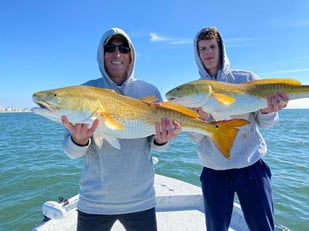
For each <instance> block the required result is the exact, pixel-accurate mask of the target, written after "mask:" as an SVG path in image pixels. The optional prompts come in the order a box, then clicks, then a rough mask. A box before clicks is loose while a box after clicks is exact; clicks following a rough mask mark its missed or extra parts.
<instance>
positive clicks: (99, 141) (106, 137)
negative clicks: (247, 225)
mask: <svg viewBox="0 0 309 231" xmlns="http://www.w3.org/2000/svg"><path fill="white" fill-rule="evenodd" d="M93 139H94V142H95V144H96V145H97V146H98V147H100V148H101V147H102V145H103V142H104V140H106V141H107V142H108V143H109V144H110V145H111V146H113V147H114V148H116V149H119V150H120V143H119V141H118V139H117V138H115V137H113V136H109V135H107V134H100V132H98V133H95V134H94V137H93Z"/></svg>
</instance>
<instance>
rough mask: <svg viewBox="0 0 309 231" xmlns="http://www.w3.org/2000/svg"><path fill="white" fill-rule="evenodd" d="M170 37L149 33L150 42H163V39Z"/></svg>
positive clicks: (166, 39)
mask: <svg viewBox="0 0 309 231" xmlns="http://www.w3.org/2000/svg"><path fill="white" fill-rule="evenodd" d="M170 40H171V39H169V38H167V37H164V36H161V35H158V34H157V33H150V41H151V42H164V41H170Z"/></svg>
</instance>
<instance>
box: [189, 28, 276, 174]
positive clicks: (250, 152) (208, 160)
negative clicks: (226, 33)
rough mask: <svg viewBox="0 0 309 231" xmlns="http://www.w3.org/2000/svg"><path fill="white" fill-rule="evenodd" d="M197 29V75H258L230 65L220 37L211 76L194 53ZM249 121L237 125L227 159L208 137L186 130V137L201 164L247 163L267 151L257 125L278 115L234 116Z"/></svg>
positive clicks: (233, 78) (233, 79)
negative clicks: (218, 61) (218, 63)
mask: <svg viewBox="0 0 309 231" xmlns="http://www.w3.org/2000/svg"><path fill="white" fill-rule="evenodd" d="M201 32H202V30H201V31H199V32H198V33H197V35H196V37H195V40H194V55H195V61H196V64H197V66H198V69H199V74H200V76H201V77H200V79H208V80H217V81H222V82H229V83H243V82H248V81H252V80H256V79H258V76H257V75H255V74H254V73H252V72H249V71H243V70H232V69H230V63H229V59H228V57H227V55H226V50H225V46H224V42H223V40H222V36H221V35H220V34H219V36H220V37H221V41H222V52H223V55H222V65H221V67H222V68H221V69H220V70H219V71H218V72H217V75H216V76H214V77H213V76H211V75H210V74H209V73H208V72H207V70H206V68H205V67H204V65H203V63H202V61H201V59H200V57H199V53H198V46H197V45H198V44H197V39H198V36H199V35H200V33H201ZM238 117H240V118H243V119H246V120H248V121H250V124H248V125H246V126H243V127H241V128H240V130H239V132H238V134H237V137H236V139H235V141H234V144H233V147H232V149H231V159H230V160H228V159H226V158H225V157H224V156H223V155H222V154H221V153H220V151H219V150H218V149H217V147H216V146H215V145H214V144H213V143H212V141H211V140H210V139H209V138H208V137H206V136H203V135H200V134H197V133H188V136H189V138H190V139H191V141H192V142H193V143H195V144H198V145H199V146H198V149H197V153H198V156H199V159H200V161H201V163H202V165H203V166H205V167H208V168H211V169H214V170H227V169H234V168H243V167H247V166H250V165H252V164H254V163H255V162H257V161H258V160H259V159H260V158H262V157H263V156H264V155H265V154H266V151H267V146H266V143H265V141H264V139H263V137H262V135H261V133H260V132H259V130H258V127H260V128H270V127H271V126H273V124H274V123H275V122H276V121H277V120H278V119H279V117H278V113H268V114H262V113H260V112H259V111H258V112H252V113H248V114H244V115H242V116H238Z"/></svg>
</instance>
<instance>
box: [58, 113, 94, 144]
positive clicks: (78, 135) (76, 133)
mask: <svg viewBox="0 0 309 231" xmlns="http://www.w3.org/2000/svg"><path fill="white" fill-rule="evenodd" d="M61 122H62V123H63V125H64V126H65V127H66V128H67V129H68V130H69V131H70V133H71V136H72V139H73V141H74V142H75V143H76V144H78V145H81V146H83V145H87V144H88V142H89V138H90V137H91V136H92V135H93V133H94V132H95V130H96V129H97V127H98V125H99V120H97V119H96V120H95V121H94V122H93V124H92V126H91V127H90V128H89V127H88V124H72V123H70V122H69V120H68V118H67V117H66V116H62V117H61Z"/></svg>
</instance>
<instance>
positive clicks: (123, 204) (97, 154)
mask: <svg viewBox="0 0 309 231" xmlns="http://www.w3.org/2000/svg"><path fill="white" fill-rule="evenodd" d="M116 34H119V35H121V36H123V37H125V38H126V39H127V41H128V44H129V46H130V48H131V55H132V65H131V69H130V71H129V75H128V79H127V80H126V81H125V82H124V83H123V84H122V85H121V86H117V85H116V84H115V83H114V82H113V81H112V80H111V79H110V77H109V76H108V74H107V72H106V71H105V68H104V62H103V57H104V53H103V45H104V44H106V43H107V42H108V40H109V39H110V38H111V37H112V36H113V35H116ZM97 60H98V64H99V68H100V71H101V73H102V77H101V78H98V79H95V80H90V81H88V82H86V83H84V85H89V86H96V87H102V88H110V89H114V90H115V91H117V92H118V93H120V94H123V95H127V96H131V97H134V98H140V97H144V96H149V95H151V96H155V97H157V98H158V99H159V100H160V101H162V98H161V95H160V93H159V91H158V89H157V88H156V87H154V86H153V85H151V84H149V83H146V82H144V81H141V80H137V79H135V78H134V65H135V50H134V46H133V44H132V42H131V40H130V38H129V37H128V35H127V34H126V33H125V32H124V31H122V30H121V29H118V28H112V29H111V30H108V31H107V32H106V33H105V34H104V35H103V36H102V38H101V41H100V43H99V47H98V53H97ZM119 143H120V147H121V150H118V149H115V148H114V147H112V146H111V145H110V144H109V143H108V142H103V146H102V148H98V147H97V146H96V145H95V142H92V141H90V144H89V145H88V146H87V147H80V146H77V145H75V144H74V143H73V142H72V140H71V136H69V135H68V136H66V137H65V140H64V144H63V147H64V151H65V153H66V154H67V155H68V156H69V157H70V158H72V159H75V158H78V157H81V156H83V157H84V169H83V171H82V174H81V179H80V197H79V201H78V209H79V210H80V211H82V212H84V213H89V214H124V213H132V212H138V211H143V210H147V209H150V208H153V207H154V206H155V190H154V167H153V163H152V158H151V154H150V150H151V147H155V148H157V149H162V148H165V147H166V146H167V145H164V146H156V145H154V143H153V136H150V137H145V138H140V139H128V140H125V139H119Z"/></svg>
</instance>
